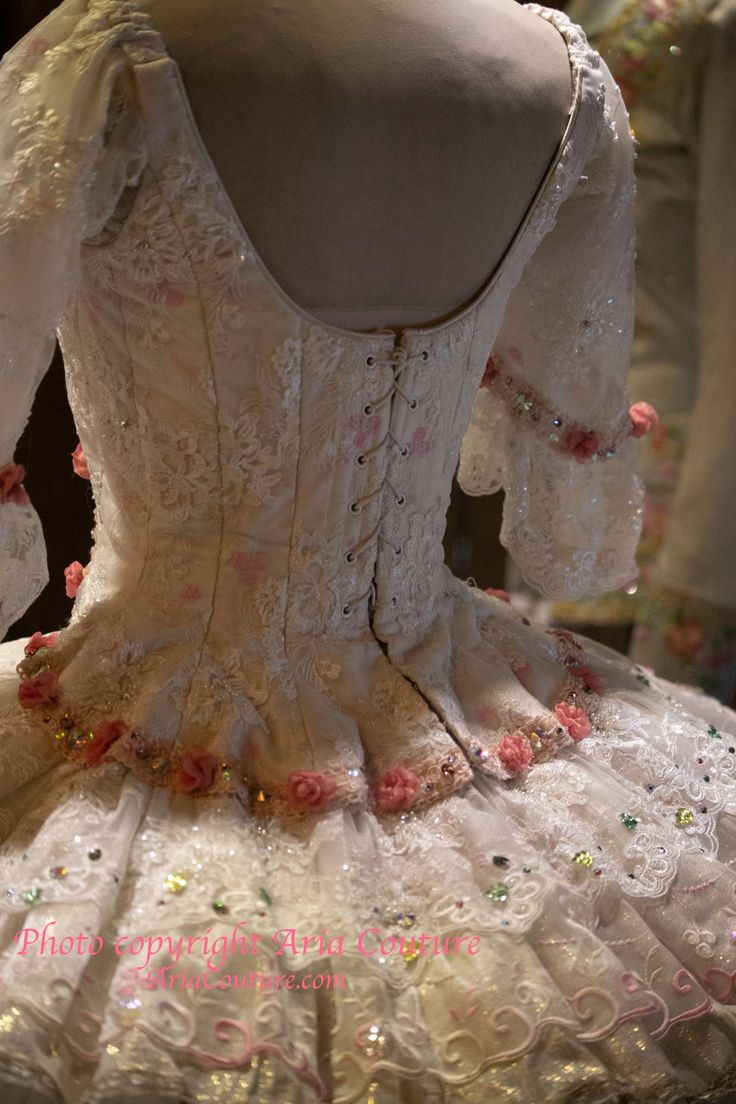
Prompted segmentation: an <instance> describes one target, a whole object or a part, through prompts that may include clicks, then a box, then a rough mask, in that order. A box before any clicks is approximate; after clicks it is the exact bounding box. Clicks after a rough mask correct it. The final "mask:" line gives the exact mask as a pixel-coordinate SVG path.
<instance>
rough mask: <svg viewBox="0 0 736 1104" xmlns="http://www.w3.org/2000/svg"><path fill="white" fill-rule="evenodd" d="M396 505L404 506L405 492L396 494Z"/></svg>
mask: <svg viewBox="0 0 736 1104" xmlns="http://www.w3.org/2000/svg"><path fill="white" fill-rule="evenodd" d="M396 505H397V506H406V495H405V494H400V495H397V497H396Z"/></svg>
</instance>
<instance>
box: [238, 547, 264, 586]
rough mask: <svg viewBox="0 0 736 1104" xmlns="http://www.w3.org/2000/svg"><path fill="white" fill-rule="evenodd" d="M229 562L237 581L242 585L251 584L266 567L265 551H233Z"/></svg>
mask: <svg viewBox="0 0 736 1104" xmlns="http://www.w3.org/2000/svg"><path fill="white" fill-rule="evenodd" d="M230 563H231V564H232V565H233V567H234V568H235V574H236V575H237V576H238V582H240V583H242V584H243V586H253V585H254V584H255V583H257V582H258V579H259V577H260V575H261V574H262V573H263V572H264V571H265V570H266V568H267V567H268V556H267V555H266V553H265V552H233V554H232V556H231V557H230Z"/></svg>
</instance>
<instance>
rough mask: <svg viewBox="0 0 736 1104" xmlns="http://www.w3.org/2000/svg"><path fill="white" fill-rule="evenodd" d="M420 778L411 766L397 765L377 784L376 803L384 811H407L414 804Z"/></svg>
mask: <svg viewBox="0 0 736 1104" xmlns="http://www.w3.org/2000/svg"><path fill="white" fill-rule="evenodd" d="M418 789H419V779H418V778H417V776H416V774H415V773H414V771H413V770H411V769H410V768H409V767H402V766H400V765H397V766H395V767H392V768H391V770H389V771H386V773H385V774H382V775H381V777H380V778H379V779H378V782H377V785H376V805H377V806H378V808H379V809H381V811H382V812H384V813H390V812H397V811H398V810H402V811H404V812H405V811H406V810H407V809H410V808H411V807H412V805H413V804H414V801H415V799H416V796H417V790H418Z"/></svg>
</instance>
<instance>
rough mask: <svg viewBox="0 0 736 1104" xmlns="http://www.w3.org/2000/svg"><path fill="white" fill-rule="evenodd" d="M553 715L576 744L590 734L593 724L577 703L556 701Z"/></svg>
mask: <svg viewBox="0 0 736 1104" xmlns="http://www.w3.org/2000/svg"><path fill="white" fill-rule="evenodd" d="M555 717H557V720H558V721H559V722H560V724H561V725H564V727H565V728H566V729H567V731H568V733H569V735H570V738H571V739H572V740H574V741H575V743H576V744H577V743H578V742H579V741H580V740H584V739H585V737H586V736H590V734H591V732H592V731H593V726H592V725H591V723H590V718H589V717H588V714H587V713H586V712H585V710H584V709H581V708H580V706H578V705H570V704H569V703H568V702H558V703H557V705H556V706H555Z"/></svg>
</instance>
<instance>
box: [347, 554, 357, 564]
mask: <svg viewBox="0 0 736 1104" xmlns="http://www.w3.org/2000/svg"><path fill="white" fill-rule="evenodd" d="M345 563H355V553H354V552H346V553H345Z"/></svg>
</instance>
